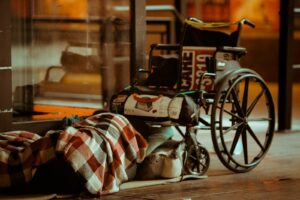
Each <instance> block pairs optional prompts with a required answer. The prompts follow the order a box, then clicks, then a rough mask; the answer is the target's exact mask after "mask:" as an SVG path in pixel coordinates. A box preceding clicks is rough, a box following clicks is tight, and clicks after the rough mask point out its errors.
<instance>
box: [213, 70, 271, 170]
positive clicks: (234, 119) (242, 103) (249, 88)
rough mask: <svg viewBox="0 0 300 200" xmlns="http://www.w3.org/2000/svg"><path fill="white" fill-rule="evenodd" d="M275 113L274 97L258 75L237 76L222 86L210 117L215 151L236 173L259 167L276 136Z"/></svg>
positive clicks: (229, 78)
mask: <svg viewBox="0 0 300 200" xmlns="http://www.w3.org/2000/svg"><path fill="white" fill-rule="evenodd" d="M274 125H275V111H274V103H273V99H272V96H271V93H270V91H269V89H268V87H267V85H266V83H265V82H264V80H263V79H262V78H261V77H260V76H259V75H258V74H256V73H255V72H253V71H251V70H249V71H248V72H247V71H246V72H243V73H242V72H240V73H235V74H234V75H231V76H228V77H227V79H225V80H224V82H223V83H222V84H221V85H220V87H219V88H218V92H217V94H216V96H215V99H214V103H213V106H212V113H211V129H212V130H211V131H212V141H213V145H214V149H215V151H216V154H217V156H218V157H219V159H220V161H221V162H222V163H223V164H224V166H225V167H227V168H228V169H229V170H231V171H233V172H247V171H250V170H251V169H253V168H254V167H256V166H257V165H258V164H259V163H260V162H261V160H262V159H263V157H264V156H265V154H266V153H267V151H268V149H269V147H270V145H271V142H272V139H273V135H274Z"/></svg>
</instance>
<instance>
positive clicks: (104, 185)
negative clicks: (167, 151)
mask: <svg viewBox="0 0 300 200" xmlns="http://www.w3.org/2000/svg"><path fill="white" fill-rule="evenodd" d="M147 147H148V144H147V141H146V140H145V139H144V138H143V136H142V135H141V134H140V133H139V132H137V131H136V130H135V129H134V127H133V126H132V125H131V124H130V123H129V121H128V120H127V119H126V118H125V117H124V116H122V115H118V114H112V113H100V114H97V115H93V116H90V117H88V118H85V119H83V120H82V121H80V122H77V123H73V124H72V125H71V126H67V127H65V129H64V130H50V131H48V132H47V133H46V134H45V136H44V137H41V136H39V135H37V134H35V133H31V132H28V131H11V132H5V133H0V187H2V188H5V187H11V186H18V185H22V184H26V183H28V182H30V180H31V179H32V178H33V176H34V174H35V171H36V169H37V168H38V167H39V166H40V165H42V164H45V163H47V162H49V161H50V160H52V159H55V158H56V155H57V154H63V155H64V158H65V159H66V161H67V162H68V163H69V164H70V166H71V167H72V168H73V170H74V171H75V172H76V173H78V174H79V175H80V176H81V177H82V178H83V179H84V180H85V183H84V185H85V187H86V189H87V190H88V191H89V192H90V193H91V194H94V195H101V194H108V193H113V192H117V191H119V186H120V184H121V183H123V182H125V181H127V180H128V175H127V172H126V171H127V170H128V169H130V168H131V167H132V166H133V165H134V164H135V163H140V162H142V161H143V159H144V158H145V156H146V150H147Z"/></svg>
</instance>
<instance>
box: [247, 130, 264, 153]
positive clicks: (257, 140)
mask: <svg viewBox="0 0 300 200" xmlns="http://www.w3.org/2000/svg"><path fill="white" fill-rule="evenodd" d="M247 130H248V132H249V133H250V135H251V136H252V138H253V139H254V140H255V142H256V143H257V144H258V146H259V147H260V148H261V150H263V151H265V148H264V146H263V145H262V144H261V143H260V141H259V139H258V138H257V137H256V135H255V133H254V132H253V130H252V128H251V127H250V126H249V125H248V126H247Z"/></svg>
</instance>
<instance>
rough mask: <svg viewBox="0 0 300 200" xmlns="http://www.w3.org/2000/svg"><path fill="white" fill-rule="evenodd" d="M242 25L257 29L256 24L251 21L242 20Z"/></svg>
mask: <svg viewBox="0 0 300 200" xmlns="http://www.w3.org/2000/svg"><path fill="white" fill-rule="evenodd" d="M240 23H241V24H245V25H248V26H250V27H251V28H255V23H253V22H251V21H250V20H249V19H242V20H241V21H240Z"/></svg>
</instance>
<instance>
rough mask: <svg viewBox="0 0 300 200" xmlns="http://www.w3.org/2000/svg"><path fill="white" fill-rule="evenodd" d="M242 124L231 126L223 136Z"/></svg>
mask: <svg viewBox="0 0 300 200" xmlns="http://www.w3.org/2000/svg"><path fill="white" fill-rule="evenodd" d="M242 124H243V122H240V123H236V124H234V125H233V126H231V127H230V128H228V129H226V130H225V131H224V132H223V134H224V135H225V134H226V133H228V132H229V131H232V130H235V129H236V128H238V127H239V126H241V125H242Z"/></svg>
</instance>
